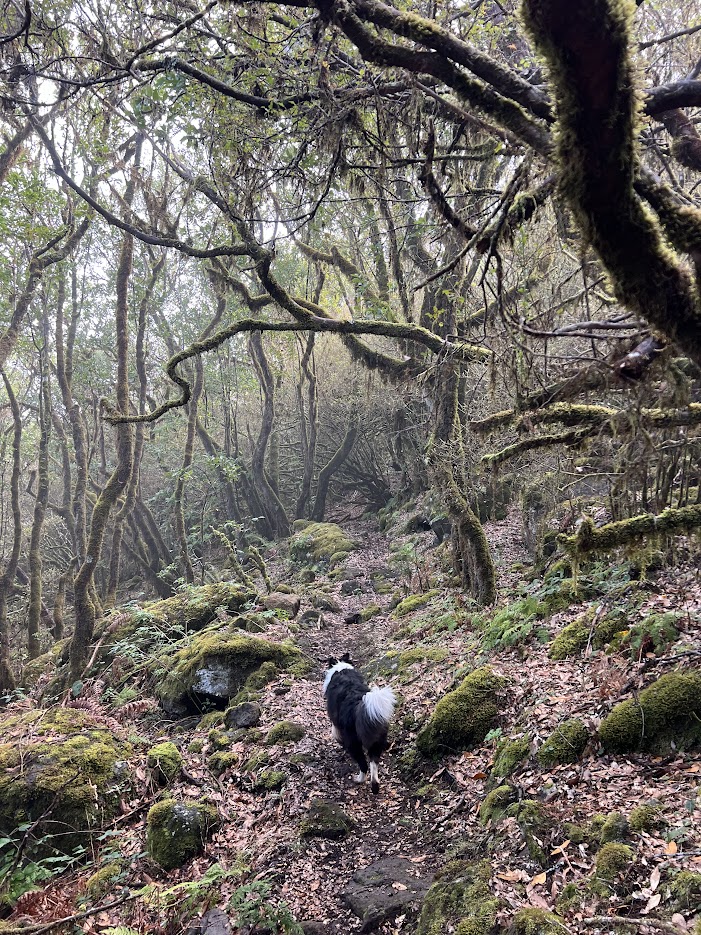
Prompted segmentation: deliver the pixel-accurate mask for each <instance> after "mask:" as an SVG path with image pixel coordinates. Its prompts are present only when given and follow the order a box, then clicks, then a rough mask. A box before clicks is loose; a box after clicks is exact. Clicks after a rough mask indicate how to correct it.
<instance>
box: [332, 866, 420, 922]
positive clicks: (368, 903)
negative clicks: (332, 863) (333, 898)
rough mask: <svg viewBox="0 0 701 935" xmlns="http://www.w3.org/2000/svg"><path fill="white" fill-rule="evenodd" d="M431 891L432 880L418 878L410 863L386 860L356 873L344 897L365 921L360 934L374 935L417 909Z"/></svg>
mask: <svg viewBox="0 0 701 935" xmlns="http://www.w3.org/2000/svg"><path fill="white" fill-rule="evenodd" d="M428 888H429V881H428V880H427V879H425V878H423V877H421V876H418V875H417V868H416V865H415V864H413V863H412V862H411V861H410V860H407V859H406V858H404V857H383V858H382V859H381V860H378V861H375V863H373V864H370V865H369V866H368V867H363V868H362V869H360V870H358V871H357V872H356V873H354V874H353V877H352V879H351V881H350V883H349V884H348V886H347V887H346V888H345V890H344V891H343V892H342V894H341V898H342V900H343V902H344V903H345V904H346V905H347V906H348V908H349V909H350V910H351V911H352V912H353V913H355V915H357V916H358V918H359V919H360V920H361V921H362V927H361V932H371V931H372V930H373V929H376V928H378V927H379V926H380V925H381V924H382V923H383V922H384V921H386V920H388V919H391V918H393V917H394V916H395V915H397V914H399V913H401V914H404V913H406V912H407V910H408V909H411V908H414V909H418V907H419V906H420V904H421V902H422V901H423V898H424V896H425V895H426V893H427V892H428Z"/></svg>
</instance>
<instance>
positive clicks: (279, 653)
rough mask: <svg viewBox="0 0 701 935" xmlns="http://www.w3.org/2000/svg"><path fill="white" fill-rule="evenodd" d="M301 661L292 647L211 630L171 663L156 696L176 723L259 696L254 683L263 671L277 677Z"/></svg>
mask: <svg viewBox="0 0 701 935" xmlns="http://www.w3.org/2000/svg"><path fill="white" fill-rule="evenodd" d="M301 659H302V657H301V654H300V652H299V650H297V649H295V647H294V646H292V645H291V644H288V643H272V642H270V641H269V640H264V639H260V638H258V637H254V636H244V635H242V634H241V632H240V631H238V630H235V629H230V628H219V629H216V630H207V631H205V632H204V633H198V634H195V635H194V636H193V637H192V639H191V640H190V642H189V643H188V645H187V646H185V647H184V648H183V649H180V650H179V651H178V652H177V653H175V654H174V655H172V656H171V657H170V658H169V660H168V668H167V671H166V672H165V673H164V674H163V675H162V676H161V678H160V680H159V681H158V682H157V684H156V696H157V697H158V699H159V701H160V703H161V706H162V707H163V709H164V710H165V711H166V712H167V713H168V714H170V715H172V716H176V717H177V716H181V715H184V714H187V713H188V712H191V711H194V712H198V711H201V710H202V709H203V708H206V707H212V706H215V707H220V708H223V707H225V706H226V705H227V704H228V703H229V702H230V701H231V700H232V699H233V698H235V697H236V696H237V695H238V693H239V692H241V690H242V689H243V688H247V689H248V690H249V691H255V690H256V688H255V687H254V685H253V684H252V680H255V677H256V675H257V674H258V673H259V671H260V669H261V668H262V667H263V666H264V665H267V667H268V668H269V669H273V670H274V671H277V668H278V667H279V668H286V667H289V666H291V665H293V664H294V663H295V662H300V661H301ZM268 681H269V679H268ZM247 683H248V684H247ZM256 684H257V682H256ZM242 700H245V699H242Z"/></svg>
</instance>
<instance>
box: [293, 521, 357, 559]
mask: <svg viewBox="0 0 701 935" xmlns="http://www.w3.org/2000/svg"><path fill="white" fill-rule="evenodd" d="M294 529H295V532H294V535H293V536H292V538H291V539H290V557H291V558H292V559H293V560H294V561H296V562H302V563H304V562H308V563H310V564H314V563H316V562H328V561H330V560H331V557H332V556H336V555H337V553H339V552H345V553H348V552H352V551H353V550H354V549H357V548H358V546H357V543H355V542H354V541H353V540H352V539H349V538H348V537H347V536H346V534H345V533H344V531H343V530H342V529H341V527H340V526H337V525H336V523H310V522H308V521H307V520H300V519H298V520H296V521H295V523H294ZM337 560H338V559H337Z"/></svg>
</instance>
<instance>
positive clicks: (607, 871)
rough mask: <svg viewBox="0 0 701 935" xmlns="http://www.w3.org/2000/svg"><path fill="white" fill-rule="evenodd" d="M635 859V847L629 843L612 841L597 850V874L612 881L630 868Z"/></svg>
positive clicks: (608, 881)
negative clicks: (629, 845) (631, 846)
mask: <svg viewBox="0 0 701 935" xmlns="http://www.w3.org/2000/svg"><path fill="white" fill-rule="evenodd" d="M632 861H633V849H632V848H630V847H628V845H627V844H617V843H614V842H611V843H609V844H604V846H603V847H602V848H601V850H599V851H598V852H597V855H596V876H597V877H598V878H599V879H600V880H605V881H606V882H607V883H612V882H613V881H614V880H615V879H616V877H617V876H619V874H621V873H623V872H624V871H625V870H627V869H628V867H629V866H630V864H631V863H632Z"/></svg>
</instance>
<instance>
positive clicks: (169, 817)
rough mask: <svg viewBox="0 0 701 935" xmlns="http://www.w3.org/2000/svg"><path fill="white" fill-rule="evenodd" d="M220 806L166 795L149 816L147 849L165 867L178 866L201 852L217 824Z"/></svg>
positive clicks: (170, 868) (173, 867)
mask: <svg viewBox="0 0 701 935" xmlns="http://www.w3.org/2000/svg"><path fill="white" fill-rule="evenodd" d="M218 822H219V818H218V815H217V810H216V809H215V808H214V807H213V806H211V805H209V804H206V803H196V804H194V805H183V804H180V803H178V802H176V801H174V800H173V799H166V800H165V801H164V802H158V803H157V804H156V805H154V806H153V807H152V808H151V809H150V811H149V813H148V815H147V817H146V829H147V830H146V850H147V852H148V855H149V857H150V858H151V859H152V860H154V861H155V862H156V863H157V864H158V865H159V866H161V867H162V868H163V869H164V870H174V869H175V868H176V867H182V865H183V864H184V863H187V861H188V860H191V859H192V858H193V857H196V856H197V855H198V854H201V853H202V851H203V850H204V845H205V841H206V840H207V838H208V837H209V836H210V834H211V833H212V832H213V831H214V829H215V828H216V827H217V825H218Z"/></svg>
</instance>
